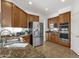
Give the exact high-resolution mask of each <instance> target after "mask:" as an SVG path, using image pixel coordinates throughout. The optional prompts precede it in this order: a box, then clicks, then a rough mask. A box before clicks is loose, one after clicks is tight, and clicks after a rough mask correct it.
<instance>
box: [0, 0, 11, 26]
mask: <svg viewBox="0 0 79 59" xmlns="http://www.w3.org/2000/svg"><path fill="white" fill-rule="evenodd" d="M1 9H2V26H3V27H10V26H11V19H12V3H10V2H7V1H5V0H1Z"/></svg>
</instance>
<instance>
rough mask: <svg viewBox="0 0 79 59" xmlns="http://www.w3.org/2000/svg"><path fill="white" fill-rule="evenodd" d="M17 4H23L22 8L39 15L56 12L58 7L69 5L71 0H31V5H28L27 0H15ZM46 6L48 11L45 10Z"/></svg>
mask: <svg viewBox="0 0 79 59" xmlns="http://www.w3.org/2000/svg"><path fill="white" fill-rule="evenodd" d="M15 1H16V2H17V3H18V4H20V5H21V6H23V8H24V9H28V10H30V11H31V12H34V13H38V14H41V15H51V14H53V13H55V12H57V11H58V10H59V9H62V8H64V7H67V6H70V5H71V0H66V2H61V0H31V1H32V5H29V3H28V2H29V0H15ZM45 8H48V11H45Z"/></svg>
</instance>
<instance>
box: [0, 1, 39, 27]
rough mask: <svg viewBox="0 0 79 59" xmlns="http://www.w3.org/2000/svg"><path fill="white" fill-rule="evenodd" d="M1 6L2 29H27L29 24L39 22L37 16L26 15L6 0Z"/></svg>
mask: <svg viewBox="0 0 79 59" xmlns="http://www.w3.org/2000/svg"><path fill="white" fill-rule="evenodd" d="M1 1H2V2H1V4H2V26H3V27H23V28H26V27H29V22H31V21H32V22H33V21H39V16H35V15H31V14H27V13H26V12H24V11H23V10H22V9H20V8H19V7H17V6H16V5H14V4H13V3H10V2H8V1H6V0H1Z"/></svg>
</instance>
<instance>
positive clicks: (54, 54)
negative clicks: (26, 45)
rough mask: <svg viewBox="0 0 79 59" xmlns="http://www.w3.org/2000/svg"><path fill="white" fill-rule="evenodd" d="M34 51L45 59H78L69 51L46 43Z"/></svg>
mask: <svg viewBox="0 0 79 59" xmlns="http://www.w3.org/2000/svg"><path fill="white" fill-rule="evenodd" d="M36 49H37V50H38V51H40V52H42V53H43V54H44V55H45V57H46V58H79V56H78V55H77V54H76V53H74V52H73V51H72V50H71V49H69V48H67V47H64V46H61V45H58V44H55V43H52V42H48V41H47V42H46V43H45V44H44V45H43V46H40V47H36Z"/></svg>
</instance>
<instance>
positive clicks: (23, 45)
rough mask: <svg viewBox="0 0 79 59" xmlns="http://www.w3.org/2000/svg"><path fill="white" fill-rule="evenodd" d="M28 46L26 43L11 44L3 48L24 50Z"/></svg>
mask: <svg viewBox="0 0 79 59" xmlns="http://www.w3.org/2000/svg"><path fill="white" fill-rule="evenodd" d="M27 45H28V43H13V44H10V45H5V46H4V47H7V48H17V47H19V48H24V47H26V46H27Z"/></svg>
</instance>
